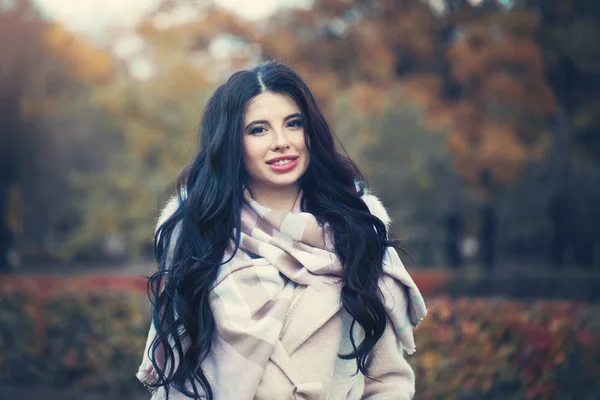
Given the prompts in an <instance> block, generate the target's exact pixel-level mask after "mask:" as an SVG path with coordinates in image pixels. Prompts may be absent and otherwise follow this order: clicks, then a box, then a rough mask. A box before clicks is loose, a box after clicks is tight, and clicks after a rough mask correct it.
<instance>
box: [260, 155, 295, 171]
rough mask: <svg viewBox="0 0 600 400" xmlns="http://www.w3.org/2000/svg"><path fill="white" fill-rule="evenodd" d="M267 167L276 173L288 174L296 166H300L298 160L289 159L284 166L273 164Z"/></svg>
mask: <svg viewBox="0 0 600 400" xmlns="http://www.w3.org/2000/svg"><path fill="white" fill-rule="evenodd" d="M267 165H268V166H269V168H271V170H273V171H275V172H288V171H291V170H293V169H294V168H295V167H296V165H298V158H295V159H293V160H292V159H288V160H286V162H285V163H283V164H277V163H272V164H267Z"/></svg>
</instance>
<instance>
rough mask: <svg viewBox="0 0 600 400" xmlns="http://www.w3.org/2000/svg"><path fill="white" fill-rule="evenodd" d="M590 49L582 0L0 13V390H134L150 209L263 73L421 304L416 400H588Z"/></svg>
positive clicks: (206, 4) (589, 15)
mask: <svg viewBox="0 0 600 400" xmlns="http://www.w3.org/2000/svg"><path fill="white" fill-rule="evenodd" d="M599 42H600V7H598V3H597V1H596V0H252V1H250V0H248V1H236V0H214V1H211V0H203V1H194V0H127V1H117V0H0V271H1V274H0V327H1V328H0V329H1V332H0V333H1V334H0V396H2V395H4V396H6V398H13V397H12V396H16V395H17V394H19V396H20V397H21V395H22V394H23V393H25V392H23V390H25V389H24V388H23V385H27V386H29V388H30V390H33V391H32V392H31V398H51V394H50V393H52V392H50V391H49V390H50V388H53V390H57V391H58V392H56V393H57V394H56V396H57V397H56V398H61V399H67V398H71V397H69V396H74V397H72V398H74V399H75V398H82V399H88V398H89V399H93V398H98V399H101V398H102V399H104V398H111V399H112V398H120V397H119V396H126V398H133V397H132V396H141V397H140V398H144V396H143V394H140V393H143V392H140V387H139V385H138V384H137V383H136V382H135V381H134V378H133V377H132V375H133V374H134V373H135V370H136V368H137V363H138V361H139V360H140V359H141V352H142V350H143V344H144V341H145V335H146V333H147V324H148V323H149V322H148V321H149V319H148V318H149V316H148V312H147V311H148V304H147V299H146V297H145V293H144V291H145V281H144V278H143V275H146V276H147V275H149V274H151V273H152V271H153V270H155V268H156V267H155V265H154V263H153V260H152V242H151V237H152V228H153V225H154V222H155V220H156V217H157V213H158V210H159V208H160V207H161V205H162V204H163V203H164V201H165V200H166V198H167V197H168V196H169V195H170V194H171V193H172V183H173V180H174V178H175V177H176V176H177V174H178V173H179V172H180V171H181V169H182V168H183V167H184V166H185V164H186V163H187V162H188V161H189V160H190V159H191V157H192V156H193V155H194V154H195V152H196V151H197V149H198V146H199V144H198V142H197V139H196V128H197V124H198V121H199V119H200V117H201V112H202V108H203V106H204V104H205V102H206V100H207V99H208V96H210V94H211V93H212V91H213V90H214V89H215V87H216V86H217V85H218V84H219V83H221V82H222V81H223V80H224V79H226V78H227V77H228V76H229V75H230V74H231V73H233V72H235V71H237V70H239V69H244V68H249V67H252V66H253V65H255V64H256V63H259V62H261V61H263V60H266V59H275V60H279V61H283V62H285V63H287V64H288V65H290V66H291V67H292V68H294V69H296V70H297V71H298V72H299V73H300V74H301V75H302V76H303V77H304V78H305V79H306V81H307V82H308V84H309V86H310V87H311V89H312V90H313V93H314V94H315V96H316V97H317V100H318V102H319V104H320V106H321V107H322V109H323V111H324V112H325V114H326V116H327V117H328V120H329V121H330V123H331V125H332V126H333V128H334V130H335V132H336V134H337V136H338V137H339V138H340V141H341V143H342V144H343V147H344V148H345V150H346V151H347V152H348V154H349V155H350V156H351V158H353V159H354V160H355V161H356V162H357V163H358V164H359V166H360V167H361V168H362V170H363V171H364V173H365V174H366V176H367V179H368V183H369V187H370V188H371V189H372V190H374V191H375V192H376V193H377V194H378V195H379V196H380V197H381V199H382V200H383V202H384V204H385V205H386V207H387V208H388V210H389V211H390V214H391V217H392V219H393V227H392V230H393V235H394V236H395V237H397V238H400V239H402V240H403V242H404V248H405V249H406V250H407V251H408V253H410V255H411V258H408V257H407V258H406V259H405V261H406V263H407V265H408V266H409V267H411V273H412V274H413V275H414V276H415V279H416V280H417V283H418V284H419V285H420V286H421V287H422V288H423V292H425V294H426V295H427V296H428V298H429V304H430V317H429V318H428V319H427V320H426V321H425V322H424V323H423V326H422V327H420V328H419V331H418V332H420V336H419V337H420V338H421V342H419V338H418V340H417V343H418V346H419V348H420V349H421V350H420V352H418V353H417V354H416V355H415V356H413V357H411V363H413V365H414V367H415V370H416V371H417V386H418V390H417V397H416V398H421V399H429V398H431V399H450V398H453V399H464V400H466V399H473V400H475V399H496V398H498V399H525V398H527V399H538V398H539V399H542V398H543V399H546V398H548V399H554V398H556V399H570V398H573V399H575V398H577V399H590V400H591V399H599V398H600V388H599V385H598V382H597V377H598V376H600V350H599V349H598V337H600V336H599V334H600V322H598V318H594V316H595V315H597V312H598V311H600V308H599V307H598V299H599V298H600V295H599V293H600V292H599V291H598V290H597V287H598V284H600V208H599V203H600V46H599V45H598V43H599ZM92 350H93V351H92ZM450 373H451V374H450ZM35 387H37V388H38V389H35ZM3 390H4V392H3ZM35 390H39V393H43V396H42V397H40V394H39V393H38V392H35ZM60 390H62V392H61V391H60ZM98 390H101V392H102V393H103V394H100V392H98ZM27 393H28V392H27ZM83 393H86V394H85V396H87V397H85V396H84V394H83ZM36 396H37V397H36ZM82 396H84V397H82ZM93 396H98V397H93ZM107 396H108V397H107ZM419 396H421V397H419ZM3 398H4V397H3ZM26 398H27V397H26Z"/></svg>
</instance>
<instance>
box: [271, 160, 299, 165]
mask: <svg viewBox="0 0 600 400" xmlns="http://www.w3.org/2000/svg"><path fill="white" fill-rule="evenodd" d="M292 161H294V160H292V159H287V160H279V161H275V162H274V163H272V164H273V165H283V164H287V163H289V162H292Z"/></svg>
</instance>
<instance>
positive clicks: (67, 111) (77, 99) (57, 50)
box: [0, 0, 111, 259]
mask: <svg viewBox="0 0 600 400" xmlns="http://www.w3.org/2000/svg"><path fill="white" fill-rule="evenodd" d="M0 30H1V31H2V32H3V33H0V37H1V39H0V40H2V42H3V45H2V46H1V47H0V48H1V49H2V50H1V51H0V66H1V68H0V69H1V70H2V71H3V73H4V74H3V75H2V77H1V78H0V85H1V94H2V102H3V103H2V104H3V106H2V107H0V110H1V111H0V120H1V122H0V126H1V127H2V132H1V135H0V138H1V140H2V146H0V149H1V150H0V151H1V152H2V153H3V154H1V155H0V160H2V163H3V164H5V165H3V166H2V177H1V179H0V181H1V182H2V183H1V184H0V198H2V199H3V201H2V202H0V203H1V204H0V209H1V210H2V215H3V216H4V215H5V214H8V220H9V221H11V225H12V227H11V228H10V229H6V227H4V226H3V228H4V229H2V230H3V232H7V233H5V234H3V235H0V236H3V237H5V238H9V240H7V239H4V240H3V245H2V246H0V247H6V246H12V245H13V244H10V243H8V242H9V241H14V233H15V232H14V231H15V230H16V229H22V230H23V232H22V233H21V234H20V235H19V238H20V245H19V247H20V248H21V249H22V250H23V249H25V251H29V250H27V249H28V248H29V249H32V250H34V251H36V252H39V250H41V249H42V248H44V249H47V250H48V251H50V252H58V249H59V248H60V243H62V241H63V240H64V238H65V236H67V235H68V234H69V232H71V231H72V229H73V225H74V224H76V221H77V219H78V212H77V210H78V207H80V205H78V204H75V203H76V202H77V199H78V198H79V197H78V196H77V192H76V189H75V188H74V186H73V183H72V180H71V174H72V173H73V172H76V171H85V170H89V169H90V168H91V167H92V164H94V165H95V164H97V162H96V161H94V160H95V158H97V157H94V156H95V155H96V154H97V153H95V151H98V149H99V146H94V145H93V144H94V143H96V144H97V143H98V142H97V141H96V140H94V139H95V138H96V137H95V136H94V135H93V134H92V131H93V130H94V127H93V126H91V124H93V123H94V122H97V120H98V118H96V116H97V115H96V114H94V112H93V111H92V110H91V107H90V106H89V103H88V102H87V95H86V93H87V92H86V90H87V88H89V87H90V85H93V84H96V83H100V82H102V81H104V80H105V79H106V78H107V77H108V76H109V75H110V72H111V64H110V59H109V57H107V56H106V54H105V53H103V52H102V51H100V50H98V49H97V48H95V47H94V46H92V45H90V44H89V43H88V42H86V41H85V40H83V39H81V38H80V37H78V36H76V35H74V34H72V33H70V32H68V31H67V30H65V29H64V27H63V26H61V25H60V24H57V23H54V22H51V21H47V20H45V19H43V18H41V17H40V16H39V15H38V13H37V11H36V9H35V7H34V6H33V5H32V4H31V3H30V2H28V1H25V0H20V1H16V2H13V4H12V5H8V6H5V7H3V8H2V9H1V10H0ZM15 193H18V195H17V196H15ZM7 198H12V199H15V198H16V199H20V200H19V203H20V204H18V206H20V208H22V213H21V214H22V217H19V216H18V215H16V209H15V208H12V209H9V210H7V206H6V205H5V204H6V199H7ZM12 204H15V202H14V201H13V202H12ZM17 208H19V207H17ZM15 221H17V222H15ZM2 222H4V219H2ZM3 259H4V258H3Z"/></svg>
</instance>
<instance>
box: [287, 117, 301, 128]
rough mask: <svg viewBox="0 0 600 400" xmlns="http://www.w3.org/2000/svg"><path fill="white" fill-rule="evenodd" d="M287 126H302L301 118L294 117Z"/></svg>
mask: <svg viewBox="0 0 600 400" xmlns="http://www.w3.org/2000/svg"><path fill="white" fill-rule="evenodd" d="M288 126H289V127H291V128H299V127H301V126H302V120H301V119H295V120H293V121H290V122H289V123H288Z"/></svg>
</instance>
